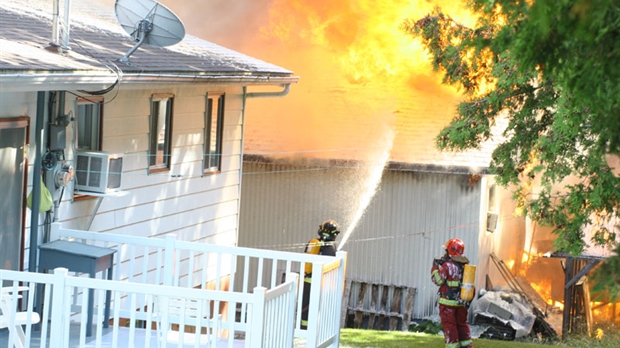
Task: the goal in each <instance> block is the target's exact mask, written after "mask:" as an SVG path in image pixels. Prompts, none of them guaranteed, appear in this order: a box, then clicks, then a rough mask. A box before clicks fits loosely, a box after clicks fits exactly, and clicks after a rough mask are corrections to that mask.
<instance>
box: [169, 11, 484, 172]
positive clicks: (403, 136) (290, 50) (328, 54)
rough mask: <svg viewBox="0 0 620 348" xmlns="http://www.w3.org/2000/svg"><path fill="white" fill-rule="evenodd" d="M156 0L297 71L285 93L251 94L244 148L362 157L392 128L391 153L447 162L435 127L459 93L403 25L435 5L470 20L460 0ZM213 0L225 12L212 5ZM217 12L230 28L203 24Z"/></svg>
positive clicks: (223, 39) (202, 28) (203, 31)
mask: <svg viewBox="0 0 620 348" xmlns="http://www.w3.org/2000/svg"><path fill="white" fill-rule="evenodd" d="M162 1H163V2H164V3H165V4H166V2H170V3H171V4H170V5H169V6H170V7H171V8H172V9H173V10H174V11H175V12H176V13H177V14H179V16H180V17H181V18H182V19H183V20H184V22H185V23H186V26H188V32H190V33H196V35H197V36H200V37H202V38H204V39H206V40H209V41H213V42H215V43H218V44H222V45H224V46H226V47H229V48H232V49H235V50H237V51H239V52H243V53H245V54H248V55H251V56H254V57H257V58H260V59H263V60H265V61H268V62H271V63H274V64H277V65H279V66H282V67H285V68H287V69H289V70H292V71H294V73H295V74H296V75H298V76H300V81H299V83H298V84H297V85H295V86H293V87H292V88H291V91H290V93H289V94H288V95H287V96H286V98H283V99H281V100H278V101H277V102H273V101H272V100H269V99H254V100H251V101H250V102H248V110H247V117H246V132H247V133H246V135H248V136H247V137H246V139H247V140H248V141H246V143H245V145H246V150H248V149H250V151H251V152H254V153H256V152H262V153H268V154H269V153H270V154H274V153H286V154H290V153H295V152H303V153H304V155H306V156H315V157H344V158H347V159H365V158H364V156H365V155H366V154H367V153H368V152H369V151H370V152H371V153H373V151H372V149H373V147H377V146H378V147H381V148H382V149H385V148H387V147H389V145H392V144H385V142H386V140H385V139H386V138H388V137H386V136H385V134H386V133H395V134H396V136H395V138H394V143H393V146H392V152H391V160H397V161H404V162H419V163H436V161H440V160H441V161H443V162H442V163H443V164H445V161H448V160H449V159H450V158H451V156H452V154H443V155H440V156H438V155H437V154H438V152H437V151H436V149H435V147H434V143H435V141H434V137H435V136H436V135H437V134H438V133H439V131H440V130H441V128H443V127H444V126H445V125H447V124H448V123H449V122H450V120H451V119H452V118H453V116H454V115H455V114H456V105H457V103H458V102H459V101H460V100H462V96H461V95H460V94H459V93H458V92H457V91H456V90H455V89H454V88H450V87H446V86H444V85H442V84H441V81H440V80H441V78H440V76H438V75H437V74H435V73H434V72H433V71H432V66H431V64H430V61H429V56H428V54H427V52H425V51H424V49H423V47H422V46H421V44H420V43H419V42H417V41H416V40H414V39H413V38H412V37H411V36H409V35H407V34H405V33H404V32H403V31H402V30H401V29H399V27H400V26H401V24H402V23H403V21H404V20H405V19H414V20H415V19H419V18H422V17H424V16H425V15H427V14H429V13H431V12H432V9H433V7H435V6H436V5H441V7H442V9H444V11H445V12H446V13H450V15H451V16H452V17H453V18H455V19H456V20H458V21H459V22H460V23H462V24H464V25H467V26H473V25H474V23H475V18H474V17H473V16H472V15H471V14H470V13H469V12H468V10H467V9H466V8H465V6H466V2H460V1H442V2H443V3H442V2H439V1H428V0H418V1H410V2H399V1H396V2H395V1H376V0H372V1H371V0H359V1H327V0H236V1H233V2H224V1H222V2H221V4H220V5H218V6H213V7H212V8H210V9H209V10H212V11H215V12H216V14H213V15H212V17H213V21H212V20H209V18H206V16H209V15H211V14H210V13H209V11H205V12H206V13H202V12H203V11H200V12H201V13H200V17H199V18H198V16H197V15H196V14H194V13H193V11H195V6H194V5H193V3H191V1H189V0H176V1H172V0H168V1H166V0H162ZM179 3H185V4H186V5H184V6H183V5H179ZM190 3H191V4H190ZM233 3H234V4H233ZM257 3H258V4H259V5H257ZM219 7H222V8H226V9H227V11H228V12H227V13H222V12H219V13H217V8H219ZM244 7H245V8H247V11H245V12H243V11H241V9H242V8H244ZM251 14H254V16H251ZM186 16H187V17H186ZM229 17H232V18H230V19H229V20H228V21H227V23H222V22H223V21H224V20H225V18H229ZM213 22H216V23H220V24H221V25H224V24H225V25H228V26H229V28H228V30H226V29H224V28H221V27H220V28H215V27H212V26H207V25H205V23H213ZM240 23H243V24H247V25H245V26H244V25H242V26H241V28H245V30H244V29H240V26H239V24H240ZM192 24H194V25H195V26H196V28H195V29H196V30H194V28H193V27H192ZM257 139H258V140H257ZM265 139H268V141H266V140H265Z"/></svg>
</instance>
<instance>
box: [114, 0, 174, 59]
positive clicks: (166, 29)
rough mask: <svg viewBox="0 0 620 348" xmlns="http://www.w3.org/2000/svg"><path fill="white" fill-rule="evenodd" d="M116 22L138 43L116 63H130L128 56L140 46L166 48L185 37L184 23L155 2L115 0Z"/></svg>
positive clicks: (151, 0) (150, 0)
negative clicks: (144, 44)
mask: <svg viewBox="0 0 620 348" xmlns="http://www.w3.org/2000/svg"><path fill="white" fill-rule="evenodd" d="M114 11H115V12H116V19H117V20H118V22H119V23H120V25H121V26H122V27H123V29H125V31H126V32H127V34H129V35H131V37H132V38H133V39H134V40H135V41H138V43H137V44H136V45H135V46H133V47H132V48H131V50H129V52H127V53H126V54H125V55H124V56H123V57H121V58H119V59H118V60H119V61H120V62H123V63H129V56H130V55H131V54H132V53H134V52H135V51H136V50H137V49H138V47H140V45H142V44H143V43H146V44H147V45H151V46H157V47H165V46H170V45H174V44H176V43H177V42H179V41H181V40H183V37H185V27H184V26H183V22H181V20H180V19H179V17H177V15H175V14H174V12H172V11H171V10H169V9H168V8H167V7H166V6H164V5H162V4H160V3H158V2H157V1H155V0H116V4H114Z"/></svg>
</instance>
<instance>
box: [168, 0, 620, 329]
mask: <svg viewBox="0 0 620 348" xmlns="http://www.w3.org/2000/svg"><path fill="white" fill-rule="evenodd" d="M162 2H163V3H164V4H166V5H167V6H169V7H170V8H172V9H173V10H174V11H175V12H176V13H178V14H180V15H181V17H183V18H184V19H185V23H186V25H187V26H188V27H190V28H193V31H194V32H197V33H201V35H202V36H203V37H204V38H206V39H208V40H210V41H213V42H216V43H219V44H222V45H223V46H227V47H230V48H233V49H237V50H240V51H243V52H247V53H248V54H251V55H252V56H255V57H259V58H261V59H265V60H268V61H271V62H274V63H276V64H281V65H284V66H287V67H290V68H291V69H293V70H294V71H295V73H296V74H297V75H299V76H300V77H301V78H300V82H299V84H298V85H297V86H296V88H294V89H293V90H292V91H291V92H290V93H289V95H288V96H287V98H285V99H283V100H281V101H278V103H272V102H270V101H268V100H261V99H253V100H251V101H249V103H252V105H251V112H248V114H247V119H246V120H245V121H246V127H245V129H244V132H245V143H244V145H243V151H244V153H245V163H244V170H243V184H242V192H241V195H242V199H241V213H240V236H239V245H241V246H251V247H257V246H258V247H265V248H273V249H289V250H290V249H292V250H299V251H300V252H301V251H302V250H303V247H304V245H305V242H306V241H307V240H308V239H309V238H311V237H313V236H314V233H316V229H317V227H318V224H319V223H320V222H321V221H323V220H324V219H327V218H333V219H336V220H337V221H339V222H340V224H341V226H342V228H343V232H344V233H343V235H342V237H341V241H340V243H341V248H342V249H343V250H346V251H348V252H349V268H348V270H347V274H348V278H349V279H350V280H351V283H352V284H363V283H366V284H373V289H375V288H376V289H383V290H377V292H376V293H374V295H373V291H374V290H373V291H369V295H365V294H363V289H362V287H361V285H359V287H358V288H355V286H352V288H351V291H350V298H351V300H350V303H349V305H350V307H357V308H358V309H360V308H359V307H360V306H361V307H363V308H361V309H362V310H363V311H365V312H364V313H363V314H362V315H363V316H366V317H370V316H377V317H379V316H381V315H383V317H389V315H388V314H387V312H389V311H387V310H386V308H387V307H389V306H387V304H388V303H391V302H393V301H395V299H399V300H401V301H403V303H402V306H406V305H410V304H407V303H405V302H406V301H405V297H406V296H401V297H400V298H397V296H395V291H396V290H395V289H397V288H399V287H405V288H411V289H415V299H414V300H413V301H412V307H413V308H412V309H411V310H409V311H408V310H402V311H400V312H399V313H398V315H400V317H398V318H399V319H398V320H401V321H402V323H406V322H407V321H408V320H409V319H411V318H412V317H413V318H424V317H427V316H430V315H432V314H434V313H435V311H436V306H435V298H436V294H435V292H436V288H435V287H434V285H432V283H431V282H430V279H429V275H428V272H429V269H430V267H431V262H432V259H433V258H434V257H437V256H440V255H441V253H442V250H441V245H442V244H443V243H444V242H445V241H446V240H447V239H449V238H452V237H459V238H461V239H463V240H464V241H465V243H466V254H467V255H468V257H469V258H470V260H471V262H472V263H473V264H476V265H477V266H478V274H477V283H476V287H477V288H478V289H483V288H489V289H490V288H493V287H496V286H501V285H505V284H507V283H510V281H511V280H510V279H506V278H511V277H514V278H515V279H518V282H520V284H521V285H522V287H523V286H527V287H528V290H524V291H526V292H529V293H530V297H536V301H538V302H539V298H540V299H542V301H543V302H544V303H545V304H544V305H541V304H539V306H543V307H545V308H547V307H548V308H549V311H550V310H551V307H558V308H559V309H561V308H562V307H563V304H564V303H565V302H567V301H569V302H573V301H574V298H575V296H572V295H571V299H568V298H567V297H566V296H567V295H566V294H568V293H574V291H573V290H570V289H569V290H568V291H565V287H566V285H567V284H569V283H570V282H571V280H572V279H573V278H574V277H573V276H570V277H569V276H567V275H565V271H564V270H565V269H566V270H567V272H568V273H566V274H569V273H571V274H572V273H574V274H575V275H581V276H583V275H584V274H581V273H582V272H583V271H582V270H584V269H586V268H591V267H592V266H587V265H590V264H591V263H590V262H589V261H588V260H586V261H585V265H586V266H580V265H578V264H579V263H583V262H582V261H577V263H575V262H573V261H575V260H573V259H571V258H568V257H566V255H557V254H556V255H553V256H555V257H544V254H545V253H550V252H552V247H551V246H552V241H553V236H552V235H551V234H550V229H549V228H543V227H540V226H537V225H536V224H534V223H532V222H530V221H528V220H526V219H524V218H522V217H521V216H519V214H516V213H515V211H516V210H517V206H516V205H515V203H514V202H513V201H512V199H511V193H510V190H504V189H501V188H499V187H497V186H496V185H495V184H494V182H493V177H492V176H491V175H488V173H487V171H486V168H488V165H489V162H490V154H491V151H492V150H493V148H494V146H495V144H496V141H498V140H499V139H498V138H495V139H493V140H491V141H490V142H488V143H485V144H484V146H483V147H482V148H481V149H479V150H477V151H470V152H467V153H459V154H453V153H440V152H438V151H437V150H436V149H435V147H434V137H435V135H436V134H438V132H439V130H440V129H441V128H442V127H443V126H445V125H446V124H448V122H449V121H450V120H451V118H452V115H453V114H454V113H455V106H456V105H457V103H458V102H459V101H460V100H461V96H460V94H459V93H458V91H456V90H455V89H453V88H450V87H446V86H444V85H442V84H441V78H440V77H439V76H438V75H436V74H434V73H433V72H432V67H431V64H430V62H428V59H427V55H426V53H425V52H424V50H423V49H422V47H421V45H420V44H419V43H417V42H415V41H413V40H412V39H411V38H410V37H409V36H407V35H405V34H404V33H403V32H402V31H401V30H400V29H399V25H400V24H401V23H402V21H403V20H404V19H407V18H413V19H415V18H421V17H423V16H424V15H426V14H428V13H429V12H430V11H431V10H432V8H433V6H435V5H441V6H442V8H444V9H445V10H446V12H449V13H451V15H452V16H453V17H455V18H457V19H458V20H459V21H460V22H462V23H464V24H466V25H467V24H473V22H474V21H475V18H474V17H473V16H472V15H471V14H469V13H468V12H467V9H466V8H464V5H465V2H462V3H460V2H454V1H443V2H441V1H411V2H407V3H403V2H393V1H379V2H377V1H370V0H362V1H356V2H348V1H340V2H334V1H326V0H259V1H257V0H246V1H223V0H222V1H213V2H211V3H210V5H209V6H210V7H211V8H210V11H207V13H206V14H204V13H201V15H200V16H195V15H193V13H192V12H193V9H194V4H193V3H191V2H190V1H188V0H167V1H166V0H162ZM255 115H260V117H256V116H255ZM501 126H502V125H501V124H498V125H497V129H496V131H498V132H499V131H500V130H501ZM491 255H495V256H496V257H497V259H498V260H501V261H502V264H503V265H504V266H505V269H507V270H508V272H509V274H510V276H508V277H507V276H506V274H505V272H503V271H502V270H501V269H500V267H498V265H497V264H496V263H494V262H493V258H492V257H491ZM549 255H552V254H551V253H550V254H549ZM595 257H599V256H595ZM600 257H601V258H604V257H605V256H604V255H601V256H600ZM569 260H573V261H569ZM578 260H579V259H578ZM569 264H571V265H573V266H574V267H575V269H574V271H571V270H570V269H569V268H567V265H569ZM575 265H576V266H575ZM573 266H571V267H573ZM582 267H586V268H582ZM586 273H587V272H586ZM568 278H570V279H568ZM580 281H581V279H578V280H577V282H580ZM377 284H379V285H381V286H375V285H377ZM569 285H571V286H573V285H575V283H573V284H569ZM530 288H531V289H533V290H529V289H530ZM582 288H584V289H587V286H586V287H583V286H582ZM532 291H533V293H532ZM362 295H363V296H362ZM373 296H374V297H373ZM383 297H385V298H386V299H385V301H384V302H385V303H383V306H382V305H380V303H381V302H382V300H381V299H382V298H383ZM373 298H374V300H373ZM353 299H355V300H353ZM358 300H359V301H358ZM582 302H583V301H582ZM586 302H587V301H586ZM373 303H374V307H373ZM386 306H387V307H386ZM402 306H401V307H402ZM609 306H614V307H613V308H610V307H609ZM391 307H395V306H394V305H393V304H392V306H391ZM396 307H398V306H396ZM545 308H543V309H542V310H543V311H545V310H546V309H545ZM580 308H581V307H580ZM591 308H592V309H593V313H594V314H597V311H600V312H603V311H605V312H606V314H607V315H608V317H609V318H613V319H614V320H618V319H617V318H618V308H617V307H615V305H605V306H602V304H600V305H599V304H597V303H592V304H591ZM601 314H602V313H601ZM344 317H347V315H344ZM345 319H346V318H345ZM563 319H565V320H564V322H565V323H564V325H566V316H564V318H563ZM373 323H375V325H377V326H378V325H379V324H377V323H378V320H374V321H373ZM550 325H552V326H555V327H554V328H553V329H554V330H555V331H556V332H559V333H561V332H562V331H563V329H562V328H561V327H559V326H561V325H562V324H561V322H560V323H557V322H553V323H552V324H550ZM403 326H404V324H401V328H402V327H403Z"/></svg>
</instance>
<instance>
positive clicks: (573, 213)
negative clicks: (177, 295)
mask: <svg viewBox="0 0 620 348" xmlns="http://www.w3.org/2000/svg"><path fill="white" fill-rule="evenodd" d="M468 4H469V7H470V8H471V10H472V12H473V13H474V14H475V15H476V16H477V19H478V21H477V24H476V25H475V27H474V28H469V27H466V26H464V25H461V24H459V23H458V22H457V21H455V20H454V19H452V18H451V17H450V16H449V15H448V14H445V13H443V12H442V11H441V9H440V8H436V9H435V10H434V12H433V13H432V14H430V15H428V16H426V17H424V18H422V19H419V20H415V21H414V20H407V21H405V22H404V23H403V24H402V28H403V30H405V31H406V32H407V33H409V34H411V35H413V36H414V37H416V38H419V39H421V40H422V42H423V44H424V45H425V47H426V48H427V49H428V50H429V52H430V54H431V56H432V62H433V65H434V68H435V70H438V71H440V72H443V76H444V80H443V81H444V83H445V84H449V85H454V86H457V87H459V88H461V89H462V91H463V92H464V95H465V97H466V99H465V101H464V102H462V103H460V104H459V106H458V114H457V115H456V116H455V118H454V119H453V120H452V122H451V123H450V124H449V125H448V126H447V127H446V128H444V129H443V130H442V131H441V132H440V134H439V135H438V136H437V138H436V143H437V146H438V147H439V148H440V149H443V150H456V151H459V150H465V149H470V148H476V147H478V146H479V145H480V143H481V142H483V141H485V140H487V139H488V138H489V137H490V136H491V130H492V127H493V126H494V125H495V123H496V121H497V120H499V119H500V118H504V119H505V120H507V124H508V125H507V127H506V129H505V131H504V132H503V136H504V137H505V138H504V141H503V142H502V143H501V144H500V145H499V146H498V147H497V148H496V150H495V151H494V153H493V157H492V162H491V165H490V168H489V170H490V171H491V172H492V173H494V174H496V175H497V180H498V182H499V183H500V184H502V185H503V186H508V185H511V184H514V185H517V186H516V187H519V188H518V189H516V190H515V192H514V198H515V199H516V200H517V202H518V204H519V205H520V206H521V208H522V209H523V212H524V214H527V216H529V217H530V218H531V219H533V220H535V221H537V222H539V223H540V224H542V225H546V226H553V227H554V233H556V234H557V238H556V241H555V247H556V248H557V249H558V250H561V251H565V252H570V253H572V254H573V255H578V254H579V253H580V252H581V251H582V250H583V249H584V247H585V243H586V242H587V243H592V244H596V245H606V246H608V247H614V246H615V242H614V241H615V240H616V235H617V233H618V231H619V228H620V226H618V225H617V221H618V218H617V217H618V213H619V211H620V178H618V177H616V176H615V175H614V173H613V172H612V170H611V169H610V167H609V165H608V162H607V159H606V156H607V155H618V154H620V6H619V5H618V1H617V0H531V1H524V0H470V1H469V2H468ZM569 178H577V179H578V180H575V181H568V180H567V179H569ZM524 181H525V182H527V181H536V183H537V185H538V191H537V192H536V193H535V194H533V193H532V192H531V191H530V190H531V189H530V188H529V187H530V186H529V185H523V182H524ZM558 187H560V188H561V189H558ZM586 225H589V226H591V227H592V228H593V229H594V231H595V233H594V237H593V238H592V240H591V241H584V240H583V239H584V238H583V237H584V232H583V229H584V226H586ZM609 226H612V227H611V228H609ZM617 250H618V251H620V249H617ZM619 261H620V256H614V257H611V258H609V259H608V260H607V262H604V263H603V265H602V266H601V267H600V268H599V269H598V270H597V272H598V273H597V274H595V278H596V279H597V280H598V283H597V286H598V287H599V289H600V288H605V289H607V290H609V293H610V294H612V295H613V296H614V297H615V298H620V274H619V273H618V262H619ZM611 272H615V273H611ZM610 275H611V276H610Z"/></svg>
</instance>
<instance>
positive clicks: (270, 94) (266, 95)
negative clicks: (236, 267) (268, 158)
mask: <svg viewBox="0 0 620 348" xmlns="http://www.w3.org/2000/svg"><path fill="white" fill-rule="evenodd" d="M290 89H291V84H290V83H288V84H286V85H284V89H283V90H282V91H280V92H255V93H247V87H246V86H244V87H243V101H242V106H241V153H240V154H239V194H238V197H239V199H238V201H237V240H236V241H235V245H236V246H239V227H240V226H239V223H240V216H241V184H242V181H243V141H244V139H245V134H244V133H245V107H246V106H245V105H246V101H247V100H248V99H250V98H281V97H284V96H285V95H287V94H288V92H289V90H290Z"/></svg>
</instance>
